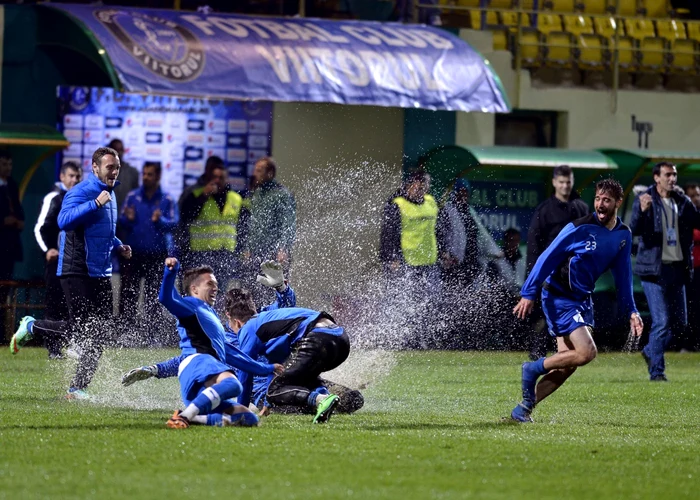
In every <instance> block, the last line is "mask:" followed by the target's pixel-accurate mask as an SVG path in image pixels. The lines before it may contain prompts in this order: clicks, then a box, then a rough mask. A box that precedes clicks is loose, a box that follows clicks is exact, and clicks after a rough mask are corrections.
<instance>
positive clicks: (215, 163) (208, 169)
mask: <svg viewBox="0 0 700 500" xmlns="http://www.w3.org/2000/svg"><path fill="white" fill-rule="evenodd" d="M217 168H220V169H223V170H226V164H225V163H224V160H222V159H221V157H220V156H210V157H209V158H207V162H206V163H205V164H204V179H206V181H207V182H208V181H209V179H211V175H212V172H214V170H216V169H217Z"/></svg>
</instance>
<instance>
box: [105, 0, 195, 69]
mask: <svg viewBox="0 0 700 500" xmlns="http://www.w3.org/2000/svg"><path fill="white" fill-rule="evenodd" d="M94 15H95V17H96V18H97V20H98V21H99V22H100V23H101V24H102V25H103V26H104V27H105V28H107V29H108V30H109V32H110V33H111V34H112V36H114V38H116V39H117V41H119V43H120V44H121V45H122V47H124V49H125V50H126V51H127V52H128V53H129V54H130V55H131V56H132V57H133V58H134V59H136V60H138V61H139V62H140V63H141V64H142V65H143V66H144V67H145V68H147V69H148V70H149V71H151V72H152V73H155V74H156V75H159V76H162V77H163V78H167V79H168V80H172V81H174V82H187V81H190V80H193V79H195V78H197V77H198V76H199V75H200V73H201V72H202V70H203V69H204V65H205V55H204V47H203V46H202V43H201V41H200V40H199V38H197V37H196V36H195V35H194V33H192V32H191V31H190V30H188V29H187V28H185V27H183V26H180V25H179V24H176V23H175V22H173V21H170V20H167V19H162V18H159V17H157V16H153V15H150V14H145V13H142V12H128V11H118V10H113V9H101V10H97V11H95V13H94Z"/></svg>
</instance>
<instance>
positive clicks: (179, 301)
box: [158, 257, 194, 318]
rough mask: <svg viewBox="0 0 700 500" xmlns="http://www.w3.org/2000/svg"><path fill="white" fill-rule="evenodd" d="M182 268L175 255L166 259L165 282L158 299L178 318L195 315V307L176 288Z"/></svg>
mask: <svg viewBox="0 0 700 500" xmlns="http://www.w3.org/2000/svg"><path fill="white" fill-rule="evenodd" d="M179 269H180V263H179V262H178V261H177V259H176V258H175V257H168V258H167V259H165V271H164V273H163V282H162V283H161V285H160V292H159V293H158V300H159V301H160V303H161V304H163V306H165V308H166V309H167V310H168V311H169V312H170V314H172V315H173V316H175V317H176V318H187V317H189V316H192V315H194V309H193V308H192V306H190V304H188V303H187V302H186V301H185V300H184V299H183V298H182V296H180V294H179V293H178V291H177V290H176V289H175V278H177V272H178V270H179Z"/></svg>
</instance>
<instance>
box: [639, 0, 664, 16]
mask: <svg viewBox="0 0 700 500" xmlns="http://www.w3.org/2000/svg"><path fill="white" fill-rule="evenodd" d="M668 3H669V2H668V0H642V8H643V9H644V10H645V11H646V13H645V16H646V17H651V18H663V17H668V8H669V5H668Z"/></svg>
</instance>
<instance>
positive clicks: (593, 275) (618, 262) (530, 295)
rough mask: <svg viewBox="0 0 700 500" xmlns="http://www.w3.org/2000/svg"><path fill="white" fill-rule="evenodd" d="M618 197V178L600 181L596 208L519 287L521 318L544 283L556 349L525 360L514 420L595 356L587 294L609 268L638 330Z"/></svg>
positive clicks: (525, 417) (627, 235) (526, 417)
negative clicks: (520, 288)
mask: <svg viewBox="0 0 700 500" xmlns="http://www.w3.org/2000/svg"><path fill="white" fill-rule="evenodd" d="M622 197H623V191H622V186H621V185H620V183H619V182H617V181H615V180H613V179H605V180H602V181H600V182H598V183H597V184H596V194H595V201H594V208H595V212H594V213H593V214H590V215H587V216H585V217H582V218H580V219H577V220H575V221H574V222H571V223H569V224H567V225H566V226H565V227H564V229H563V230H562V231H561V232H560V233H559V235H558V236H557V237H556V238H555V239H554V241H553V242H552V243H551V244H550V245H549V247H547V250H545V252H544V253H543V254H542V255H540V256H539V258H538V259H537V262H536V264H535V266H534V268H533V269H532V271H531V272H530V275H529V276H528V278H527V280H526V281H525V284H524V285H523V287H522V290H521V296H522V298H521V299H520V302H518V304H517V305H516V306H515V309H514V310H513V313H514V314H515V315H516V316H517V317H518V318H520V319H525V317H526V316H527V315H528V314H529V313H530V312H531V311H532V308H533V305H534V303H535V299H536V298H537V293H538V291H539V289H540V287H542V310H543V311H544V314H545V318H546V319H547V325H548V327H549V334H550V335H551V336H553V337H555V338H556V339H557V353H556V354H554V355H553V356H550V357H548V358H545V357H542V358H540V359H538V360H537V361H532V362H527V363H524V364H523V366H522V391H523V401H522V402H521V403H520V404H519V405H518V406H516V407H515V408H514V409H513V411H512V412H511V418H512V419H513V420H516V421H518V422H531V421H532V418H531V417H530V414H531V413H532V410H533V409H534V408H535V405H536V404H538V403H539V402H541V401H542V400H543V399H544V398H546V397H547V396H549V395H550V394H551V393H552V392H554V391H555V390H557V389H558V388H559V387H561V385H562V384H563V383H564V382H565V381H566V379H568V378H569V377H570V376H571V375H572V374H573V373H574V371H576V368H578V367H579V366H583V365H585V364H588V363H590V362H591V361H593V359H594V358H595V357H596V354H597V349H596V346H595V343H594V342H593V337H592V336H591V333H592V328H593V301H592V299H591V294H592V293H593V290H594V289H595V283H596V281H597V280H598V278H599V277H600V276H601V275H602V274H603V273H604V272H606V271H607V270H608V269H610V270H611V271H612V274H613V277H614V279H615V285H616V287H617V293H618V297H619V299H618V300H619V308H620V310H621V311H625V314H628V315H629V317H630V326H631V329H632V331H633V332H634V334H635V335H637V336H639V335H641V334H642V329H643V324H642V319H641V317H640V316H639V313H638V312H637V307H636V306H635V304H634V296H633V293H632V264H631V251H632V233H631V231H630V229H629V228H628V227H627V226H625V225H624V224H623V223H622V221H621V220H620V219H619V218H618V217H617V210H618V209H619V208H620V205H621V204H622ZM541 376H542V378H541V379H540V380H539V383H538V379H539V378H540V377H541Z"/></svg>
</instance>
